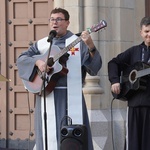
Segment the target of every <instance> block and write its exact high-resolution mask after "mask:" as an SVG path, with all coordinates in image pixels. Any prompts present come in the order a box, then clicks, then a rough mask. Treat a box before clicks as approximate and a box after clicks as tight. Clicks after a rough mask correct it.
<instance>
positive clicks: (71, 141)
mask: <svg viewBox="0 0 150 150" xmlns="http://www.w3.org/2000/svg"><path fill="white" fill-rule="evenodd" d="M87 136H88V135H87V129H86V127H85V126H84V125H69V126H63V127H62V128H61V143H60V149H61V150H88V148H87Z"/></svg>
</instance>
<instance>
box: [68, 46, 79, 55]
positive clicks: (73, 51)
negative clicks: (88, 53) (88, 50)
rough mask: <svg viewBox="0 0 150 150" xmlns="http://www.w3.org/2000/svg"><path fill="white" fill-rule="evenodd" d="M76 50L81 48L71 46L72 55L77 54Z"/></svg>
mask: <svg viewBox="0 0 150 150" xmlns="http://www.w3.org/2000/svg"><path fill="white" fill-rule="evenodd" d="M75 51H79V48H75V47H73V48H71V49H70V52H71V55H75Z"/></svg>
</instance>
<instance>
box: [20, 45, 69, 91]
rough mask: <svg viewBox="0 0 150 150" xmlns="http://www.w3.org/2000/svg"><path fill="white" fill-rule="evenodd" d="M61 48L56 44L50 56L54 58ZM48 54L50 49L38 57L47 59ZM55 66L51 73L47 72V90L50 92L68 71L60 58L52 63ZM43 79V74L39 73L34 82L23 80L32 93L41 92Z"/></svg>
mask: <svg viewBox="0 0 150 150" xmlns="http://www.w3.org/2000/svg"><path fill="white" fill-rule="evenodd" d="M60 51H61V50H60V49H59V47H58V46H56V45H54V46H52V48H51V54H50V56H49V58H50V59H51V58H53V57H54V55H55V54H57V53H59V52H60ZM47 55H48V51H47V52H46V53H44V54H43V55H37V56H36V57H37V58H39V59H40V60H43V61H46V59H47ZM51 66H52V67H53V70H52V71H51V72H50V73H46V81H45V87H46V91H47V92H48V93H50V92H51V91H52V90H53V89H54V88H55V85H56V83H57V81H58V80H59V78H61V77H62V76H65V75H66V74H67V73H68V69H67V68H66V67H63V66H62V65H61V64H60V63H59V60H57V61H56V62H55V63H54V64H52V65H51ZM43 83H44V82H43V79H42V78H41V76H40V75H39V74H38V72H37V74H36V75H35V77H34V79H33V81H32V82H30V81H27V80H23V84H24V86H25V88H26V89H27V90H28V91H29V92H31V93H39V92H41V90H43V89H44V87H43Z"/></svg>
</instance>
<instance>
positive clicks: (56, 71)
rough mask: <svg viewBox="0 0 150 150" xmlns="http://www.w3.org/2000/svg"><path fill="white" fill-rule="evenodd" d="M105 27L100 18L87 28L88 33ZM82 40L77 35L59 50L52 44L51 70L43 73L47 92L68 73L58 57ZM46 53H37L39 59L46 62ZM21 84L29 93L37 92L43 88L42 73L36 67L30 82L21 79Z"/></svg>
mask: <svg viewBox="0 0 150 150" xmlns="http://www.w3.org/2000/svg"><path fill="white" fill-rule="evenodd" d="M105 27H107V23H106V21H104V20H101V21H100V22H99V23H98V24H96V25H93V26H92V27H91V28H88V30H87V31H88V32H89V34H90V33H92V32H97V31H99V30H101V29H103V28H105ZM81 40H82V38H81V36H79V37H78V38H77V39H76V40H74V41H73V42H72V43H70V44H69V45H68V46H67V47H65V48H64V49H62V50H60V48H59V47H58V46H56V45H52V47H51V54H50V56H49V60H48V65H49V66H51V67H53V70H52V71H51V72H48V73H46V75H45V79H46V80H45V82H44V83H45V84H44V85H45V87H46V89H48V91H49V93H50V92H51V91H52V90H53V89H54V88H55V85H56V83H57V81H58V80H59V78H60V77H62V76H64V75H66V74H67V73H68V69H67V68H65V67H64V66H62V65H61V64H60V62H59V58H60V57H61V56H63V55H64V54H66V53H67V52H68V51H69V50H70V49H71V48H73V47H74V46H75V45H76V44H78V43H79V42H80V41H81ZM47 55H48V51H47V52H46V53H45V54H43V55H37V57H39V59H40V60H43V61H45V62H46V58H47ZM23 84H24V86H25V88H26V89H27V90H28V91H29V92H31V93H39V92H41V90H43V88H44V87H43V74H42V72H40V70H39V69H37V73H36V75H35V77H34V79H33V80H32V82H30V81H27V80H23Z"/></svg>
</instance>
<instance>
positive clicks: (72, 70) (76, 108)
mask: <svg viewBox="0 0 150 150" xmlns="http://www.w3.org/2000/svg"><path fill="white" fill-rule="evenodd" d="M76 38H77V36H75V35H73V36H71V37H70V38H68V39H67V40H66V46H67V45H69V44H70V43H71V42H72V41H74V40H75V39H76ZM68 53H69V54H70V56H69V60H68V61H67V68H68V69H69V72H68V74H67V88H68V116H69V117H70V118H71V119H72V123H73V124H83V112H82V76H81V52H80V43H78V44H77V45H76V46H75V47H74V48H73V49H72V50H70V51H69V52H68Z"/></svg>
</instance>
